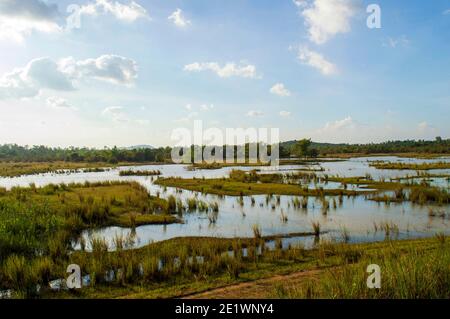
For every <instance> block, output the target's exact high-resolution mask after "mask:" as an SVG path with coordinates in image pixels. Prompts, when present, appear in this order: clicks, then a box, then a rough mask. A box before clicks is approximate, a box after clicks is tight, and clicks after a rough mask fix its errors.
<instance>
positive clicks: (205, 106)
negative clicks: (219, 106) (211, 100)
mask: <svg viewBox="0 0 450 319" xmlns="http://www.w3.org/2000/svg"><path fill="white" fill-rule="evenodd" d="M200 108H201V109H202V110H203V111H210V110H212V109H214V104H209V105H208V104H202V105H200Z"/></svg>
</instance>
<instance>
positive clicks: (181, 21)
mask: <svg viewBox="0 0 450 319" xmlns="http://www.w3.org/2000/svg"><path fill="white" fill-rule="evenodd" d="M167 19H168V20H170V21H172V22H173V23H174V24H175V25H176V26H177V27H180V28H184V27H187V26H188V25H190V24H191V21H190V20H188V19H186V18H185V17H184V15H183V11H182V10H181V9H177V10H175V11H174V12H173V13H172V14H171V15H170V16H169V17H168V18H167Z"/></svg>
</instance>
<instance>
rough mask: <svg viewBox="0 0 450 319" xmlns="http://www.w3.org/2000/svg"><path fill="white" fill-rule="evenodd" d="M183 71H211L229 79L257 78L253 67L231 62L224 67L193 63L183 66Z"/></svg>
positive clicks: (207, 63) (215, 64) (208, 63)
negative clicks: (235, 77)
mask: <svg viewBox="0 0 450 319" xmlns="http://www.w3.org/2000/svg"><path fill="white" fill-rule="evenodd" d="M184 70H185V71H188V72H201V71H212V72H214V73H216V74H217V75H218V76H219V77H221V78H229V77H233V76H238V77H243V78H258V75H257V74H256V67H255V66H254V65H251V64H248V65H245V64H242V63H241V64H236V63H233V62H232V63H227V64H225V65H224V66H220V65H219V63H217V62H206V63H199V62H194V63H191V64H188V65H185V66H184Z"/></svg>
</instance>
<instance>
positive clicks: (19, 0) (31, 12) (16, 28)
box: [0, 0, 62, 43]
mask: <svg viewBox="0 0 450 319" xmlns="http://www.w3.org/2000/svg"><path fill="white" fill-rule="evenodd" d="M59 18H60V13H59V11H58V7H57V6H56V5H54V4H52V5H51V4H47V3H46V2H44V1H41V0H27V1H23V0H2V1H0V39H7V40H12V41H15V42H18V43H22V42H23V41H24V39H25V37H26V36H28V35H30V34H31V33H32V32H34V31H38V32H45V33H56V32H59V31H61V30H62V29H61V28H60V26H59V25H58V23H57V22H58V19H59Z"/></svg>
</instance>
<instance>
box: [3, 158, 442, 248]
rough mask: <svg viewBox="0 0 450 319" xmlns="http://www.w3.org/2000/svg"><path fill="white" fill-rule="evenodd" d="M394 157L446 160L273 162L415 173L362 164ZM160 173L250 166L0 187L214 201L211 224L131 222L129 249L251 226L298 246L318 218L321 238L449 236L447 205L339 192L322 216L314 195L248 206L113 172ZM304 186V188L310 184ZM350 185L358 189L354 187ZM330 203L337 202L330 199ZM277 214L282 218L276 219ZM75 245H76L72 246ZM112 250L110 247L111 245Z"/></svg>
mask: <svg viewBox="0 0 450 319" xmlns="http://www.w3.org/2000/svg"><path fill="white" fill-rule="evenodd" d="M375 160H384V161H391V162H394V161H395V162H396V161H401V162H406V163H411V162H413V163H414V162H417V163H422V162H432V161H450V158H440V159H432V160H423V159H412V158H397V157H378V158H375V157H362V158H352V159H349V160H346V161H339V162H324V163H320V165H319V166H318V165H315V166H308V167H306V166H300V165H291V166H281V167H280V168H279V169H280V170H282V172H289V171H296V170H298V169H305V168H311V167H313V168H319V167H322V168H324V171H323V172H317V174H318V175H320V174H328V175H330V176H331V175H339V176H365V175H366V174H370V175H371V176H372V177H373V178H374V179H380V178H385V179H389V178H394V177H401V176H406V175H416V172H415V171H410V170H379V169H376V168H373V167H370V166H369V162H370V161H375ZM257 168H258V169H261V170H263V171H264V172H279V171H278V170H277V168H261V167H257ZM129 169H135V170H160V171H161V173H162V176H164V177H169V176H178V177H183V178H192V177H199V178H200V177H205V178H217V177H224V176H227V175H228V174H229V172H230V171H231V170H232V169H242V170H251V169H254V168H252V167H234V168H229V167H228V168H222V169H218V170H195V171H190V170H188V169H186V166H184V165H146V166H136V167H119V168H114V169H109V170H107V171H105V172H95V173H82V172H76V173H70V172H67V173H62V174H56V173H47V174H39V175H27V176H20V177H14V178H0V186H1V187H6V188H8V189H9V188H11V187H14V186H28V185H29V184H30V183H34V184H36V186H45V185H47V184H50V183H53V184H59V183H73V182H74V183H83V182H85V181H89V182H96V181H117V180H120V181H137V182H139V183H140V184H142V185H143V186H145V187H146V188H147V189H148V191H149V192H150V194H152V195H155V194H156V193H157V192H158V193H160V194H161V197H163V198H166V197H168V196H169V195H171V194H172V195H174V196H176V197H178V198H181V199H183V201H184V200H186V199H187V198H191V197H193V196H197V198H198V199H199V200H202V201H204V202H207V203H213V202H217V203H218V204H219V213H218V216H217V220H216V222H215V223H210V221H209V219H208V215H207V213H199V212H192V213H185V214H184V215H183V223H182V224H172V225H147V226H140V227H137V228H136V230H135V235H136V246H137V247H139V246H144V245H146V244H148V243H151V242H156V241H161V240H167V239H171V238H175V237H186V236H215V237H224V238H231V237H252V236H253V230H252V228H253V226H254V225H258V226H259V227H260V228H261V230H262V235H263V236H271V235H286V236H285V238H284V240H283V241H284V244H287V243H298V242H302V243H303V244H305V245H306V246H310V245H312V244H313V243H314V237H313V236H309V237H296V236H287V235H288V234H292V233H301V232H311V231H312V226H311V223H312V222H319V223H320V225H321V230H322V231H325V232H326V235H325V237H329V238H334V239H337V240H339V238H340V237H342V234H343V233H344V232H345V233H347V234H348V235H349V236H350V241H353V242H363V241H377V240H382V239H384V238H385V236H386V233H385V231H383V230H381V229H380V228H382V227H381V225H386V224H389V225H396V226H398V232H397V231H396V232H395V234H392V233H391V237H392V236H394V237H395V238H418V237H425V236H433V235H434V234H436V233H438V232H442V233H445V234H447V235H450V217H449V216H450V210H449V206H444V207H434V208H435V209H437V210H439V211H440V212H441V213H444V214H439V216H434V217H430V216H429V214H428V210H429V208H430V206H429V205H426V206H421V205H414V204H411V203H401V204H394V203H392V204H389V205H386V204H384V203H381V204H380V203H377V202H373V201H370V200H367V199H366V198H365V196H358V197H351V198H347V197H344V200H343V202H342V204H337V205H336V206H337V207H336V208H334V207H333V206H334V205H333V204H332V201H333V198H328V199H329V200H330V204H331V207H330V209H329V211H328V212H327V213H326V214H323V209H322V203H321V202H320V201H319V200H317V199H316V198H313V197H311V198H309V203H308V208H307V209H297V208H294V205H293V204H292V199H293V197H292V196H281V197H280V200H279V202H278V201H277V200H276V198H275V197H273V198H272V199H271V200H270V201H269V202H267V201H266V196H253V198H254V200H255V202H254V204H252V201H251V198H250V197H244V200H243V203H239V202H238V198H236V197H232V196H224V197H219V196H216V195H202V194H199V193H195V192H190V191H182V192H179V191H178V192H177V190H176V189H173V188H167V189H163V188H161V187H159V186H157V185H155V184H154V183H153V178H151V177H141V176H126V177H121V176H119V172H120V171H121V170H129ZM429 172H430V173H433V174H450V170H432V171H429ZM431 184H432V185H436V186H438V187H442V188H445V189H450V185H449V181H448V179H446V178H433V179H432V180H431ZM310 186H312V185H310ZM318 186H322V187H326V188H338V187H339V186H340V185H339V184H338V183H328V184H326V185H325V184H324V185H318ZM354 189H356V190H358V188H357V187H354ZM336 200H337V199H336ZM282 215H284V216H286V217H287V220H286V218H281V216H282ZM130 232H131V229H126V228H119V227H106V228H101V229H95V230H89V231H86V232H84V234H83V236H84V237H85V239H86V241H87V242H89V238H90V237H103V238H105V239H107V240H108V241H109V242H110V243H111V245H112V238H114V237H115V236H116V235H117V234H123V235H125V236H126V235H128V234H129V233H130ZM76 247H77V244H76ZM111 248H114V247H111Z"/></svg>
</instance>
